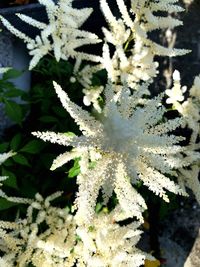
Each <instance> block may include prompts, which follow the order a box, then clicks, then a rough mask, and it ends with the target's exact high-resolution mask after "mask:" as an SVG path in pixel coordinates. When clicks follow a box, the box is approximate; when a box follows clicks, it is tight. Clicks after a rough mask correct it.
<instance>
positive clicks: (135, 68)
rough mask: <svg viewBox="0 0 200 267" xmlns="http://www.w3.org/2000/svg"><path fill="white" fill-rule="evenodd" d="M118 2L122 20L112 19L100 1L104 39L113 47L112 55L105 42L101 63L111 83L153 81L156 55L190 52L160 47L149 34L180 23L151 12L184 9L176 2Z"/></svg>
mask: <svg viewBox="0 0 200 267" xmlns="http://www.w3.org/2000/svg"><path fill="white" fill-rule="evenodd" d="M117 5H118V8H119V10H120V13H121V16H122V19H121V18H119V19H117V18H115V16H114V15H113V14H112V11H111V9H110V8H109V6H108V3H107V1H106V0H100V6H101V9H102V12H103V15H104V17H105V18H106V20H107V22H108V25H109V30H108V29H106V28H103V32H104V35H105V41H106V42H108V43H111V44H112V45H114V46H115V51H114V54H113V56H112V58H111V57H110V54H109V47H108V46H107V45H104V48H103V59H102V63H103V65H104V67H105V69H106V70H107V72H108V76H109V78H110V79H111V80H112V81H113V82H114V83H118V82H119V81H120V82H121V83H122V84H124V83H126V82H128V84H129V86H130V87H131V88H133V89H134V87H135V84H137V83H138V82H140V81H148V82H152V78H153V77H155V76H156V74H157V67H158V63H157V62H155V61H154V56H155V55H160V56H170V57H173V56H178V55H179V56H180V55H184V54H185V53H188V52H189V51H188V50H184V49H171V48H166V47H163V46H161V45H159V44H157V43H156V42H154V41H152V40H150V38H149V37H148V36H149V35H148V33H149V32H151V31H153V30H157V29H167V28H174V27H176V26H179V25H182V22H181V21H179V20H177V19H174V18H172V17H171V16H167V17H163V16H158V15H155V14H154V11H155V12H157V11H159V10H160V11H167V12H170V13H172V12H181V11H183V9H182V8H181V7H179V6H177V5H176V3H175V2H171V1H170V0H167V1H161V0H159V1H150V2H149V1H147V0H145V1H141V0H140V1H138V0H136V1H131V10H128V9H127V7H126V5H125V3H124V1H123V0H117ZM131 13H133V14H134V17H133V16H132V14H131Z"/></svg>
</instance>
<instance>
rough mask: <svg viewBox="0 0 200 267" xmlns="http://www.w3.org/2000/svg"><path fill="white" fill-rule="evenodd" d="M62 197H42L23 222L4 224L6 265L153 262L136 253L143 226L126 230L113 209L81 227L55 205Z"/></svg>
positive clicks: (0, 225) (103, 266)
mask: <svg viewBox="0 0 200 267" xmlns="http://www.w3.org/2000/svg"><path fill="white" fill-rule="evenodd" d="M60 195H61V192H56V193H54V194H52V195H50V196H48V197H47V198H46V199H44V198H43V197H42V196H41V195H40V194H39V193H37V194H36V195H35V199H33V200H32V201H31V203H29V206H28V208H27V214H26V217H25V218H24V219H20V218H17V219H16V220H15V222H9V221H0V238H1V244H0V251H1V257H0V264H1V266H6V267H13V266H21V267H25V266H28V265H29V264H31V265H33V266H35V267H55V266H60V267H61V266H62V267H73V266H74V265H75V264H76V266H82V267H93V266H97V267H98V266H99V267H107V266H111V267H115V266H124V267H125V266H127V267H128V266H136V267H139V266H141V264H143V263H144V260H145V259H146V258H148V259H151V258H152V257H151V256H150V255H148V254H147V253H145V252H142V251H141V250H139V249H137V248H136V245H137V243H138V241H139V239H140V234H141V231H140V230H139V229H138V227H139V226H140V225H139V223H131V224H128V225H126V226H123V227H121V226H120V225H119V224H117V223H116V222H115V220H114V215H115V213H116V210H113V211H112V212H111V213H110V214H106V213H100V214H98V215H96V216H95V218H94V221H93V224H92V225H86V226H78V225H77V223H76V219H75V217H74V216H73V215H71V214H69V211H68V209H67V208H58V207H55V206H52V205H51V201H53V200H54V199H55V198H57V197H59V196H60ZM44 225H45V227H44Z"/></svg>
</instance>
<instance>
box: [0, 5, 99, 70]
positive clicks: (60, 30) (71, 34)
mask: <svg viewBox="0 0 200 267" xmlns="http://www.w3.org/2000/svg"><path fill="white" fill-rule="evenodd" d="M38 1H39V3H40V4H42V5H44V6H45V9H46V13H47V16H48V20H49V23H48V24H46V23H43V22H39V21H37V20H35V19H33V18H31V17H29V16H27V15H23V14H17V16H18V17H19V18H20V19H21V20H22V21H24V22H26V23H27V24H30V25H31V26H33V27H36V28H38V29H39V30H40V31H41V33H40V35H37V36H36V38H35V39H32V38H30V37H28V36H26V35H25V34H24V33H22V32H20V31H19V30H17V29H16V28H15V27H14V26H12V25H11V24H10V23H9V21H7V20H6V19H5V18H3V17H2V16H1V17H0V19H1V22H2V23H3V25H4V26H5V27H6V28H7V29H8V30H9V31H10V32H11V33H13V34H14V35H16V36H17V37H19V38H21V39H22V40H23V41H24V42H25V43H26V44H27V48H28V49H29V50H30V51H29V54H30V55H31V56H33V58H32V60H31V61H30V65H29V68H30V69H32V68H34V67H35V66H36V65H37V63H38V62H39V60H40V59H41V58H42V57H43V56H44V55H46V54H48V53H49V52H50V51H51V50H53V51H54V56H55V58H56V60H57V61H59V60H60V58H62V59H65V60H67V59H68V58H69V57H72V58H75V57H80V58H81V59H85V60H92V61H95V62H96V61H97V62H98V61H99V60H100V58H99V57H98V56H95V55H91V54H88V53H84V52H79V51H77V50H76V48H78V47H80V46H82V45H89V44H96V43H98V42H100V40H99V39H98V37H97V36H96V35H95V34H94V33H90V32H87V31H84V30H80V29H79V28H80V27H81V26H82V25H83V23H84V22H85V21H86V20H87V19H88V17H89V16H90V14H91V13H92V8H83V9H76V8H73V7H72V2H73V1H72V0H59V1H58V2H57V3H54V2H53V1H52V0H38Z"/></svg>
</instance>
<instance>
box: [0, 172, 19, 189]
mask: <svg viewBox="0 0 200 267" xmlns="http://www.w3.org/2000/svg"><path fill="white" fill-rule="evenodd" d="M2 175H3V176H7V177H8V178H7V179H6V180H5V181H4V182H3V184H4V185H7V186H9V187H12V188H15V189H18V186H17V179H16V176H15V174H14V173H12V172H10V171H8V170H6V169H5V168H2Z"/></svg>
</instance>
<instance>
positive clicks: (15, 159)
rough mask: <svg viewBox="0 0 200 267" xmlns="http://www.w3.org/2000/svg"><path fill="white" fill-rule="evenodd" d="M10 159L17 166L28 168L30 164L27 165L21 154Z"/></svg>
mask: <svg viewBox="0 0 200 267" xmlns="http://www.w3.org/2000/svg"><path fill="white" fill-rule="evenodd" d="M12 159H13V160H14V161H15V162H16V163H18V164H21V165H24V166H29V167H30V164H29V163H28V160H27V159H26V158H25V157H24V156H23V155H21V154H17V155H15V156H13V157H12Z"/></svg>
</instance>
